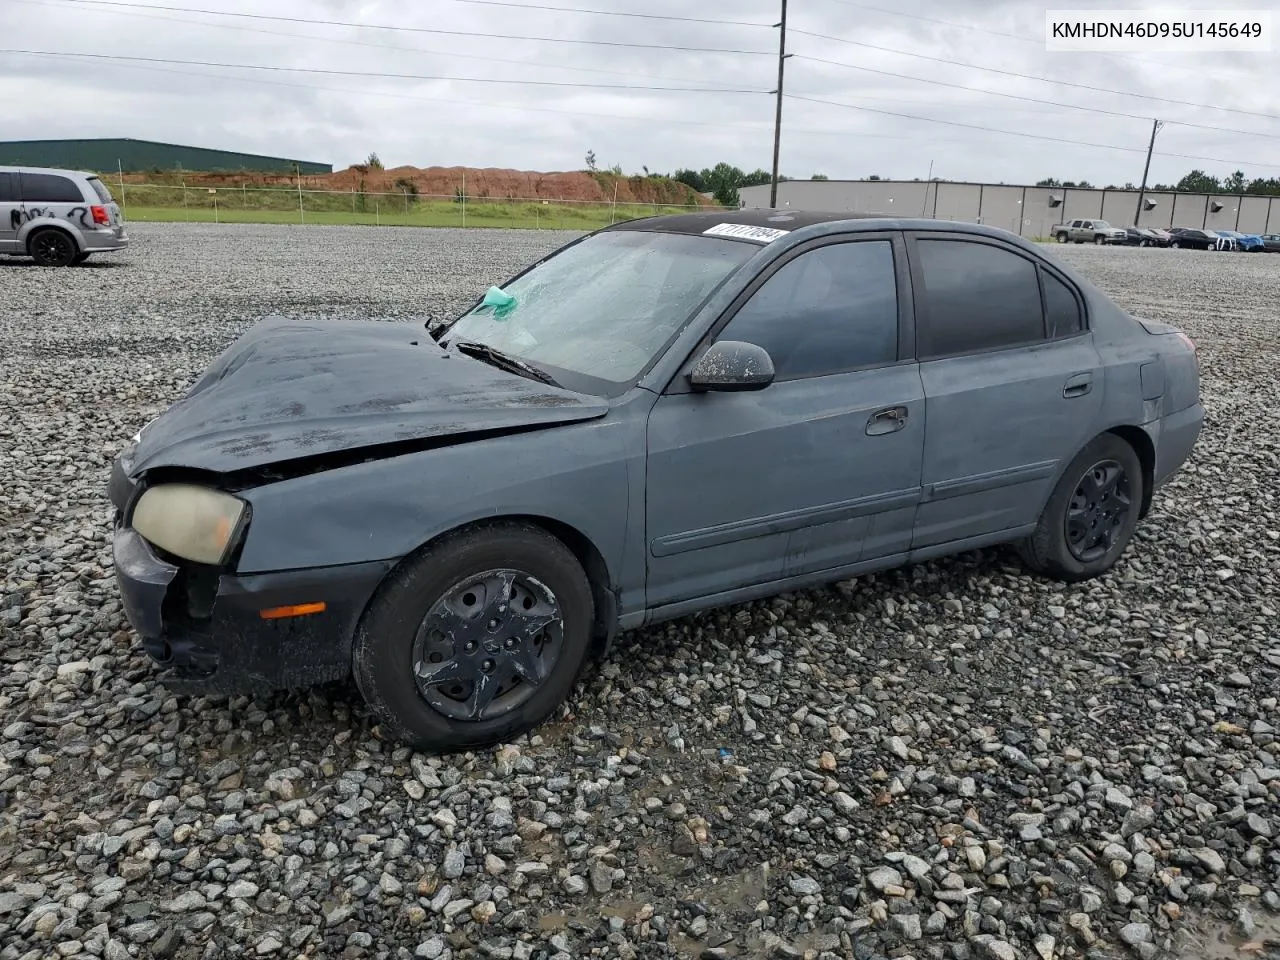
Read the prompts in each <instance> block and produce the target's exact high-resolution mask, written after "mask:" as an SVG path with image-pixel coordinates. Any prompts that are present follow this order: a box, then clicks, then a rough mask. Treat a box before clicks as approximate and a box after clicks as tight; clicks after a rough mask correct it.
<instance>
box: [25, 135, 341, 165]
mask: <svg viewBox="0 0 1280 960" xmlns="http://www.w3.org/2000/svg"><path fill="white" fill-rule="evenodd" d="M0 165H5V166H26V167H60V168H63V169H69V170H93V171H97V172H100V173H101V172H110V171H113V170H123V171H124V172H125V173H139V172H143V171H147V170H188V171H191V172H194V173H295V172H299V173H304V174H318V173H332V172H333V164H331V163H315V162H313V161H309V160H291V159H288V158H286V157H264V156H262V155H260V154H256V153H236V152H234V151H231V150H210V149H207V148H206V147H184V146H181V145H179V144H175V143H159V142H157V141H155V140H132V139H128V138H123V139H118V140H8V141H0Z"/></svg>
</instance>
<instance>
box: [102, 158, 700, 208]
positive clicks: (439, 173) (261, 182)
mask: <svg viewBox="0 0 1280 960" xmlns="http://www.w3.org/2000/svg"><path fill="white" fill-rule="evenodd" d="M124 179H125V182H126V183H147V182H151V183H159V182H167V181H168V180H171V179H172V176H170V175H163V176H161V175H156V174H145V173H138V174H126V175H125V178H124ZM183 181H184V182H185V183H186V184H187V185H188V186H210V187H217V186H240V185H241V184H244V185H247V186H250V187H253V186H261V187H268V186H294V185H296V184H297V178H295V177H293V176H291V175H288V174H255V173H187V174H185V175H184V176H183ZM409 183H412V184H413V185H414V187H416V188H417V191H418V195H419V196H436V197H450V198H452V197H456V196H457V195H458V194H459V193H460V192H462V191H463V190H464V185H465V191H466V194H467V196H468V197H475V198H478V199H498V200H506V199H516V200H520V199H527V200H579V201H596V202H602V203H608V202H611V201H613V200H615V199H616V200H617V201H618V202H619V203H657V204H670V205H692V204H702V205H707V204H710V201H709V200H707V199H706V198H705V197H703V196H702V195H701V194H699V193H697V192H696V191H695V190H693V189H691V188H690V187H688V186H686V185H685V184H683V183H677V182H675V181H673V180H668V179H667V178H665V177H641V176H636V177H624V176H618V175H616V174H612V173H589V172H587V171H581V170H578V171H567V172H565V171H561V172H554V173H538V172H534V171H529V170H504V169H499V168H496V167H485V168H474V167H394V168H392V169H390V170H378V169H370V168H369V167H367V166H365V165H364V164H359V165H356V166H352V167H348V168H347V169H345V170H337V171H334V172H333V173H329V174H320V175H316V176H303V177H302V188H303V189H304V190H342V191H347V190H363V191H365V192H368V193H396V192H399V191H401V190H403V189H405V186H406V184H409ZM615 192H616V195H615Z"/></svg>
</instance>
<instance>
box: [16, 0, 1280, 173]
mask: <svg viewBox="0 0 1280 960" xmlns="http://www.w3.org/2000/svg"><path fill="white" fill-rule="evenodd" d="M535 2H541V3H543V4H544V5H551V6H560V7H588V8H592V9H595V10H612V11H618V12H623V11H643V12H646V13H652V14H667V15H671V16H677V17H704V18H708V19H717V20H738V21H746V22H748V23H750V24H764V25H766V26H758V25H747V26H737V25H734V26H729V25H719V24H703V23H690V22H674V21H663V20H648V19H640V18H631V17H616V16H600V15H587V14H577V13H562V12H556V11H547V10H532V9H529V10H521V9H515V8H514V7H513V6H511V5H503V6H494V5H487V4H478V3H472V2H464V0H415V2H413V3H409V2H407V0H399V2H392V0H271V2H270V3H266V2H262V0H137V4H136V5H135V4H126V5H121V6H114V5H106V4H102V3H93V2H77V0H0V47H3V48H7V49H26V50H40V51H50V52H57V53H84V54H110V55H115V56H134V57H151V58H170V59H178V60H201V61H210V62H216V63H221V64H259V65H264V66H272V67H295V68H297V67H302V68H309V69H325V70H349V71H357V72H381V73H402V74H416V75H424V74H425V75H431V76H449V77H476V78H491V79H501V80H512V79H519V80H525V81H532V80H539V81H549V82H555V83H564V84H575V83H582V84H627V83H631V84H641V85H665V86H677V87H681V86H683V87H699V88H707V87H715V88H734V89H742V90H748V91H756V92H748V93H723V92H653V91H641V90H607V89H598V88H592V87H572V86H536V85H532V84H527V85H518V84H505V83H467V82H461V81H458V80H418V79H391V78H366V77H351V76H331V75H324V74H318V73H310V74H309V73H289V72H267V71H254V70H244V69H233V68H231V67H194V66H166V65H160V64H151V65H148V66H146V67H143V66H141V65H137V64H134V65H129V64H126V63H123V62H113V61H108V60H99V61H89V60H82V59H81V60H74V59H65V58H63V59H54V58H46V57H35V56H27V55H15V54H0V139H46V138H62V137H134V138H138V139H151V140H165V141H170V142H175V143H183V144H193V145H197V146H205V147H216V148H224V149H229V150H243V151H248V152H255V153H266V154H273V155H282V156H288V157H292V158H297V159H304V160H318V161H322V162H329V163H332V164H334V167H335V169H340V168H342V167H345V166H347V165H349V164H351V163H355V162H359V161H361V160H363V159H364V158H365V157H366V156H367V155H368V153H369V152H370V151H376V152H377V153H378V154H379V156H380V157H381V159H382V160H383V162H384V163H385V165H386V166H388V167H391V166H397V165H401V164H412V165H414V166H431V165H436V164H439V165H445V166H452V165H466V166H475V167H486V166H487V167H514V168H518V169H524V170H544V171H550V170H572V169H580V168H581V167H582V166H583V158H584V155H585V154H586V152H587V150H588V149H591V150H594V151H595V154H596V157H597V160H598V162H599V164H600V165H601V166H602V167H607V166H612V165H613V164H615V163H616V164H619V165H621V166H622V168H623V169H624V170H625V171H626V172H628V173H632V172H640V169H641V167H642V165H644V166H647V167H648V168H649V169H650V170H651V171H654V172H669V171H670V170H672V169H674V168H677V167H694V168H702V167H706V166H710V165H713V164H714V163H716V162H717V161H720V160H727V161H729V162H730V163H733V164H735V165H737V166H740V167H742V168H744V169H747V170H750V169H754V168H757V167H763V168H765V169H768V168H769V166H770V163H771V151H772V134H773V112H774V100H773V98H772V97H771V96H770V95H769V94H768V91H770V90H772V89H773V88H774V87H775V86H776V79H777V76H776V74H777V59H776V50H777V31H776V30H773V29H770V28H769V26H767V25H769V24H772V23H774V22H776V20H777V13H778V2H777V0H711V2H707V3H704V4H701V5H698V4H691V3H688V2H679V0H645V2H644V3H636V2H634V0H512V3H513V4H515V3H521V4H531V3H535ZM143 3H146V4H149V5H155V6H167V7H170V8H171V9H169V10H152V11H147V10H145V9H139V5H141V4H143ZM1071 5H1072V6H1074V7H1075V8H1077V9H1078V8H1081V7H1095V8H1101V7H1110V8H1115V7H1126V8H1134V7H1140V6H1143V5H1146V6H1156V4H1154V3H1145V4H1144V3H1138V2H1135V0H1127V2H1126V3H1123V4H1122V3H1119V2H1116V0H1111V2H1106V0H1100V2H1084V3H1082V2H1081V0H1073V3H1072V4H1071ZM1175 5H1176V4H1175V3H1163V4H1160V6H1162V7H1165V8H1168V7H1171V6H1175ZM1047 6H1052V7H1055V8H1057V7H1062V6H1068V4H1066V3H1065V2H1064V3H1053V4H1044V3H1038V2H1034V0H866V2H865V3H864V2H861V0H860V2H858V3H854V2H851V0H791V2H790V10H789V23H788V26H789V28H792V29H790V30H789V31H788V51H789V52H792V53H794V54H796V56H795V58H793V59H790V60H788V61H787V80H786V90H787V92H788V93H792V94H796V95H798V96H808V97H814V98H818V99H822V100H828V101H836V102H839V103H844V104H851V105H856V106H860V107H864V108H874V109H876V110H883V111H890V112H893V113H905V114H914V115H916V116H918V117H931V118H937V119H946V120H951V121H958V122H963V123H969V124H976V125H979V126H986V127H995V128H1000V129H1003V130H1012V131H1021V132H1023V133H1034V134H1039V135H1043V136H1051V137H1062V138H1066V139H1068V140H1072V141H1088V142H1090V143H1093V144H1101V145H1116V146H1123V147H1130V148H1133V149H1134V150H1135V151H1136V152H1125V151H1122V150H1115V149H1106V148H1105V147H1102V146H1083V145H1080V144H1079V143H1075V142H1072V143H1053V142H1048V141H1044V140H1035V139H1031V138H1028V137H1022V136H1006V135H1002V134H998V133H987V132H981V131H978V130H970V129H963V128H960V127H954V126H945V125H942V124H938V123H930V122H925V121H922V120H917V119H904V118H900V117H894V116H887V115H884V114H880V113H872V112H868V111H867V110H858V109H850V108H848V107H841V106H829V105H824V104H818V103H812V102H807V101H803V100H797V99H790V98H788V99H786V100H784V107H783V144H782V162H781V167H782V171H783V172H784V173H785V174H788V175H790V176H793V177H808V176H810V175H811V174H813V173H824V174H827V175H828V176H830V177H832V178H833V179H836V178H857V177H865V176H868V175H871V174H878V175H880V176H884V177H893V178H911V177H921V178H924V177H926V176H928V174H929V169H930V163H932V164H933V175H934V176H939V177H945V178H948V179H955V180H981V181H988V182H997V181H1002V182H1007V183H1023V182H1034V181H1035V180H1038V179H1040V178H1042V177H1047V176H1055V177H1058V178H1059V179H1071V180H1077V179H1081V178H1084V179H1088V180H1090V181H1091V182H1093V183H1095V184H1099V185H1105V184H1107V183H1117V184H1123V183H1124V182H1125V181H1127V180H1129V181H1133V182H1135V183H1136V182H1137V181H1138V180H1140V179H1141V176H1142V163H1143V155H1142V152H1141V151H1143V150H1145V148H1146V143H1147V138H1148V136H1149V134H1150V120H1149V119H1143V118H1150V117H1156V116H1158V117H1160V118H1161V119H1164V120H1166V121H1170V122H1169V123H1168V124H1167V125H1166V126H1165V127H1164V128H1163V129H1162V130H1161V132H1160V135H1159V138H1158V139H1157V148H1156V155H1155V159H1154V160H1153V162H1152V169H1151V182H1152V183H1157V182H1162V181H1174V180H1176V179H1178V178H1179V177H1181V176H1182V175H1183V174H1184V173H1186V172H1187V171H1188V170H1190V169H1192V168H1193V167H1200V168H1204V169H1206V170H1208V171H1209V172H1210V173H1214V174H1218V175H1223V176H1225V175H1227V174H1229V173H1230V172H1231V171H1233V170H1235V169H1237V168H1239V169H1242V170H1244V172H1245V174H1246V175H1247V176H1249V177H1251V178H1252V177H1255V176H1280V149H1278V148H1280V121H1278V120H1275V119H1268V118H1266V117H1262V116H1250V115H1245V114H1242V113H1232V112H1228V111H1226V110H1223V109H1204V108H1200V107H1195V106H1182V105H1178V104H1173V103H1161V102H1156V101H1152V100H1149V99H1146V100H1144V99H1141V98H1138V97H1132V96H1122V95H1113V94H1110V93H1102V92H1094V91H1091V90H1084V89H1078V88H1072V87H1068V86H1060V85H1057V84H1052V83H1043V82H1039V81H1036V80H1027V79H1020V78H1017V77H1011V76H1004V75H1000V74H997V73H991V72H986V71H983V70H979V69H973V68H971V67H963V66H952V65H948V64H944V63H937V62H931V61H929V60H925V59H920V58H919V57H917V56H908V55H904V53H902V52H887V51H904V52H906V53H913V54H918V55H925V56H929V57H939V58H945V59H948V60H953V61H965V62H967V63H971V64H979V65H981V66H985V67H990V68H998V69H1000V70H1004V71H1009V72H1012V73H1019V74H1027V75H1031V76H1034V77H1052V78H1056V79H1060V80H1067V81H1071V82H1074V83H1081V84H1088V85H1090V86H1094V87H1103V88H1108V89H1112V90H1119V91H1125V92H1126V93H1132V94H1141V95H1145V96H1148V97H1151V96H1155V97H1163V98H1166V99H1168V100H1177V101H1191V102H1193V103H1201V104H1214V105H1217V106H1218V107H1220V108H1221V107H1229V108H1232V109H1234V110H1239V111H1248V112H1251V113H1257V114H1271V115H1273V116H1278V117H1280V83H1276V82H1275V78H1276V77H1277V76H1278V75H1280V71H1278V70H1277V66H1278V65H1280V50H1277V51H1274V52H1271V53H1255V54H1250V53H1226V54H1201V55H1191V54H1169V53H1134V54H1126V55H1123V56H1117V55H1114V54H1111V55H1108V54H1078V53H1052V54H1050V53H1046V51H1045V48H1044V42H1043V34H1044V11H1045V9H1046V7H1047ZM1185 6H1187V7H1194V8H1199V9H1206V8H1210V9H1211V8H1213V7H1214V6H1215V5H1214V3H1213V2H1212V0H1199V2H1197V3H1195V4H1189V5H1185ZM1218 6H1220V7H1224V8H1225V7H1228V6H1229V7H1231V8H1234V9H1241V8H1250V7H1252V8H1257V9H1266V8H1267V5H1266V4H1260V3H1257V2H1256V0H1232V2H1229V3H1221V4H1218ZM172 8H200V9H204V10H217V11H225V12H240V13H253V14H258V15H264V14H270V15H272V16H276V17H297V18H306V19H321V20H323V19H328V20H344V21H353V22H357V23H360V24H387V25H394V26H397V27H412V28H420V30H421V29H431V30H456V31H469V32H474V33H479V34H486V35H492V34H497V33H500V34H507V35H509V36H511V37H516V38H533V37H549V38H560V39H562V40H590V41H611V42H614V43H644V44H668V45H676V46H690V47H720V48H734V49H738V50H746V51H763V52H765V53H764V55H752V54H727V53H700V52H684V51H679V50H656V49H637V48H629V47H625V46H608V45H591V44H584V43H556V42H545V41H538V40H533V39H487V38H484V37H472V36H449V35H442V34H433V33H428V32H420V31H409V30H384V29H372V28H369V27H362V28H357V27H347V26H319V25H315V24H309V23H297V22H293V23H290V22H281V21H276V20H270V19H245V18H235V17H220V16H212V15H207V14H200V13H191V12H185V11H184V12H179V11H178V10H174V9H172ZM933 20H944V21H950V22H952V23H956V24H964V25H965V27H953V26H949V25H945V24H941V23H937V22H932V21H933ZM1276 26H1277V27H1280V21H1278V22H1277V24H1276ZM966 27H967V28H966ZM793 31H794V32H793ZM800 31H807V32H808V33H819V34H827V35H830V36H832V37H836V38H843V39H844V40H856V41H857V42H858V44H863V45H854V44H851V43H842V42H838V41H836V40H830V39H819V38H816V37H812V36H807V35H805V34H804V33H802V32H800ZM1024 38H1030V39H1024ZM873 47H882V48H886V49H884V50H878V49H873ZM769 51H773V53H772V54H770V53H768V52H769ZM806 58H818V59H821V60H828V61H839V62H841V63H843V64H851V65H856V66H857V67H862V68H870V69H873V70H878V71H885V72H888V73H893V74H900V75H902V76H903V77H904V78H899V77H894V76H885V75H883V74H882V73H872V72H868V70H866V69H854V68H852V67H850V66H835V65H831V64H824V63H819V62H816V61H815V60H814V59H806ZM905 78H926V79H928V80H934V81H946V82H947V83H952V84H957V85H959V86H960V87H968V88H972V89H951V88H947V87H944V86H938V85H936V84H933V83H926V82H922V81H921V80H918V79H905ZM991 92H999V93H1013V94H1018V95H1020V96H1026V97H1036V98H1040V99H1045V100H1052V101H1058V102H1060V103H1063V104H1071V105H1075V106H1085V107H1089V108H1093V109H1103V110H1108V111H1114V112H1118V113H1123V114H1132V115H1134V116H1135V119H1128V118H1125V117H1117V116H1107V115H1104V114H1099V113H1093V112H1087V111H1084V110H1076V109H1069V108H1067V107H1062V106H1052V105H1042V104H1035V103H1026V102H1020V101H1018V100H1012V99H1007V98H1005V97H1000V96H994V95H992V93H991ZM1179 120H1181V121H1187V122H1193V123H1198V124H1203V125H1208V126H1216V127H1223V128H1230V129H1231V130H1233V131H1241V132H1219V131H1214V130H1205V129H1198V128H1195V127H1188V126H1182V125H1178V124H1176V123H1174V122H1173V121H1179ZM1250 132H1253V133H1263V134H1267V135H1269V138H1268V137H1259V136H1250V135H1248V134H1249V133H1250ZM1171 154H1191V155H1198V156H1203V157H1213V158H1220V159H1221V160H1222V161H1224V162H1221V163H1215V162H1212V161H1210V160H1192V159H1183V158H1180V157H1176V156H1171ZM1268 164H1269V165H1268Z"/></svg>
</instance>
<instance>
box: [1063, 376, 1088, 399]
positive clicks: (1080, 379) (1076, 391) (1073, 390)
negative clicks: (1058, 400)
mask: <svg viewBox="0 0 1280 960" xmlns="http://www.w3.org/2000/svg"><path fill="white" fill-rule="evenodd" d="M1092 389H1093V374H1092V373H1077V374H1076V375H1075V376H1074V377H1071V378H1070V379H1069V380H1068V381H1067V383H1066V385H1065V386H1064V387H1063V388H1062V395H1063V396H1064V397H1066V398H1067V399H1071V398H1072V397H1083V396H1084V395H1085V394H1086V393H1088V392H1089V391H1090V390H1092Z"/></svg>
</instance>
